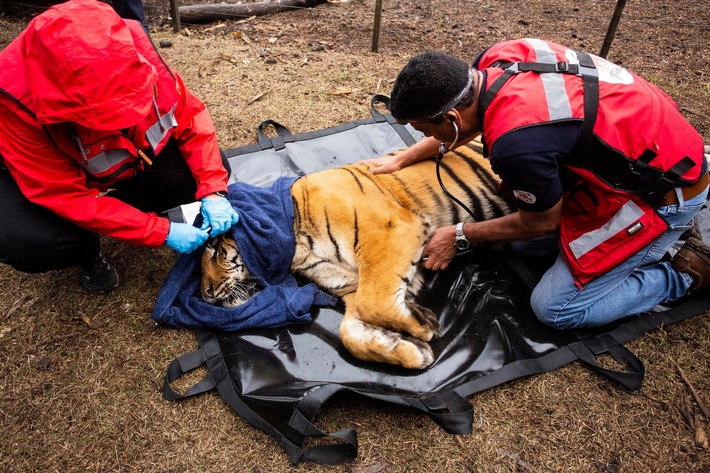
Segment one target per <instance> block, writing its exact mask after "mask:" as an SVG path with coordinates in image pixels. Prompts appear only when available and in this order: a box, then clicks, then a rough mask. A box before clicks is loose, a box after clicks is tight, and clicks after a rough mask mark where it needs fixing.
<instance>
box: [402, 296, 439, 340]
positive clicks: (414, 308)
mask: <svg viewBox="0 0 710 473" xmlns="http://www.w3.org/2000/svg"><path fill="white" fill-rule="evenodd" d="M409 310H410V312H411V313H412V315H413V316H414V318H415V319H416V321H417V322H418V323H419V324H418V327H413V328H412V330H407V332H409V333H410V334H411V335H412V336H413V337H416V338H418V339H420V340H424V341H425V342H430V341H431V340H433V339H434V338H436V337H437V336H439V328H440V325H439V318H438V317H437V316H436V314H435V313H434V311H433V310H431V309H429V308H427V307H424V306H422V305H419V304H417V303H414V302H410V303H409Z"/></svg>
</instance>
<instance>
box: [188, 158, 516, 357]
mask: <svg viewBox="0 0 710 473" xmlns="http://www.w3.org/2000/svg"><path fill="white" fill-rule="evenodd" d="M440 166H441V169H440V171H441V179H442V181H443V183H444V185H445V186H446V188H447V190H448V191H449V192H450V193H451V194H453V195H454V196H455V197H456V198H457V199H458V200H460V201H461V202H463V203H464V204H465V205H466V206H467V207H469V208H472V209H475V210H474V212H475V213H476V215H477V217H478V218H479V219H490V218H494V217H499V216H501V215H504V214H506V213H509V212H510V211H511V209H510V206H509V205H508V203H507V202H506V201H505V199H503V198H502V197H501V196H500V195H499V193H498V192H497V188H498V184H499V178H498V177H497V176H496V175H495V174H494V173H493V171H492V170H491V168H490V165H489V163H488V160H486V159H485V158H483V156H482V155H481V153H480V149H479V148H478V147H477V146H475V145H472V144H469V145H465V146H461V147H459V148H458V149H456V150H454V151H449V152H448V153H446V154H445V155H444V157H443V159H442V160H441V163H440ZM435 167H436V162H435V160H433V159H430V160H426V161H422V162H419V163H416V164H414V165H411V166H408V167H405V168H403V169H401V170H399V171H396V172H394V173H390V174H378V175H373V174H371V173H369V172H368V170H367V169H368V168H367V166H365V165H363V164H355V165H346V166H343V167H340V168H334V169H326V170H323V171H319V172H315V173H313V174H309V175H307V176H304V177H301V178H299V179H297V180H296V181H295V182H294V183H293V185H292V187H291V196H292V198H293V204H294V211H295V218H294V222H293V226H294V234H295V237H296V248H295V254H294V257H293V261H292V263H291V272H292V273H293V274H294V275H297V276H300V277H304V278H306V279H308V280H310V281H313V282H314V283H316V284H317V285H318V286H319V287H320V288H321V289H323V290H324V291H326V292H328V293H330V294H333V295H335V296H337V297H340V298H342V300H343V302H344V304H345V313H344V316H343V320H342V322H341V324H340V337H341V340H342V342H343V344H344V346H345V347H346V348H347V349H348V350H349V351H350V352H351V353H352V354H353V355H354V356H355V357H357V358H359V359H361V360H367V361H377V362H385V363H391V364H395V365H401V366H403V367H405V368H416V369H422V368H426V367H427V366H429V365H430V364H431V363H432V362H433V361H434V353H433V351H432V349H431V347H430V346H429V343H428V342H429V341H431V340H432V339H433V338H434V337H436V336H437V334H438V331H439V322H438V319H437V316H436V314H434V312H433V311H431V310H430V309H428V308H426V307H423V306H421V305H419V304H417V303H416V302H414V298H415V296H416V295H417V293H418V292H419V290H420V289H421V287H422V284H423V274H422V270H421V269H420V265H419V262H420V258H421V253H422V249H423V247H424V245H425V243H426V242H427V240H428V239H429V237H430V235H431V232H432V231H433V230H434V229H436V228H438V227H441V226H446V225H453V224H455V223H457V222H459V221H465V220H470V216H469V215H468V213H466V211H465V210H463V209H462V208H461V207H460V206H459V205H457V204H456V203H455V202H454V201H453V200H451V199H450V198H449V197H448V196H447V195H445V193H444V192H443V190H442V188H441V186H440V185H439V183H438V181H437V178H436V170H435ZM257 290H258V287H257V285H256V284H255V283H254V282H253V279H252V278H250V275H249V271H248V269H247V268H246V266H245V265H244V262H243V260H242V259H241V256H240V254H239V250H238V248H237V245H236V242H235V241H234V239H233V238H232V237H231V236H230V235H229V232H228V233H227V234H224V235H220V236H218V237H216V238H214V239H212V240H210V241H209V242H208V244H207V245H206V248H205V250H204V253H203V256H202V281H201V292H202V297H203V299H204V300H205V301H207V302H209V303H212V304H218V305H222V306H225V307H235V306H238V305H240V304H243V303H244V302H246V301H247V300H248V299H249V298H250V297H252V296H253V295H254V294H255V291H257Z"/></svg>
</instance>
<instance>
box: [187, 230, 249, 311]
mask: <svg viewBox="0 0 710 473" xmlns="http://www.w3.org/2000/svg"><path fill="white" fill-rule="evenodd" d="M258 288H259V284H258V283H257V282H256V281H255V279H254V278H253V277H252V275H251V274H250V273H249V269H247V267H246V265H245V264H244V260H243V259H242V255H241V254H240V253H239V250H238V249H237V243H236V242H235V241H234V238H233V237H232V235H231V234H229V232H227V233H223V234H222V235H219V236H217V237H215V238H212V239H210V240H209V241H208V242H207V245H206V246H205V249H204V252H203V253H202V283H201V287H200V290H201V292H202V298H203V299H204V300H205V301H206V302H208V303H210V304H215V305H219V306H222V307H237V306H240V305H242V304H244V303H245V302H246V301H248V300H249V299H250V298H251V297H252V296H253V295H254V294H255V293H256V292H257V290H258Z"/></svg>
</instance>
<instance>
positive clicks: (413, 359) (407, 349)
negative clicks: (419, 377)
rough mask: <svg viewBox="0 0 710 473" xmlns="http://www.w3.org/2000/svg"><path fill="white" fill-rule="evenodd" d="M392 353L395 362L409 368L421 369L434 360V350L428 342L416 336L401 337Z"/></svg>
mask: <svg viewBox="0 0 710 473" xmlns="http://www.w3.org/2000/svg"><path fill="white" fill-rule="evenodd" d="M393 355H394V358H395V359H396V360H397V363H396V364H400V365H402V366H403V367H405V368H409V369H419V370H422V369H424V368H427V367H428V366H429V365H431V364H432V363H433V362H434V351H433V350H432V349H431V347H430V346H429V344H428V343H424V342H422V341H421V340H419V339H416V338H409V337H407V338H402V339H401V340H400V341H399V343H398V344H397V348H395V350H394V353H393Z"/></svg>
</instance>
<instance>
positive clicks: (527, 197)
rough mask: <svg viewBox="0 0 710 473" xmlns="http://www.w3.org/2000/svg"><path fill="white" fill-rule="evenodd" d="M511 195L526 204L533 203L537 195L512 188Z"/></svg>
mask: <svg viewBox="0 0 710 473" xmlns="http://www.w3.org/2000/svg"><path fill="white" fill-rule="evenodd" d="M513 195H514V196H515V198H516V199H518V200H522V201H523V202H525V203H526V204H534V203H535V202H536V201H537V197H535V195H534V194H531V193H530V192H526V191H520V190H514V191H513Z"/></svg>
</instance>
